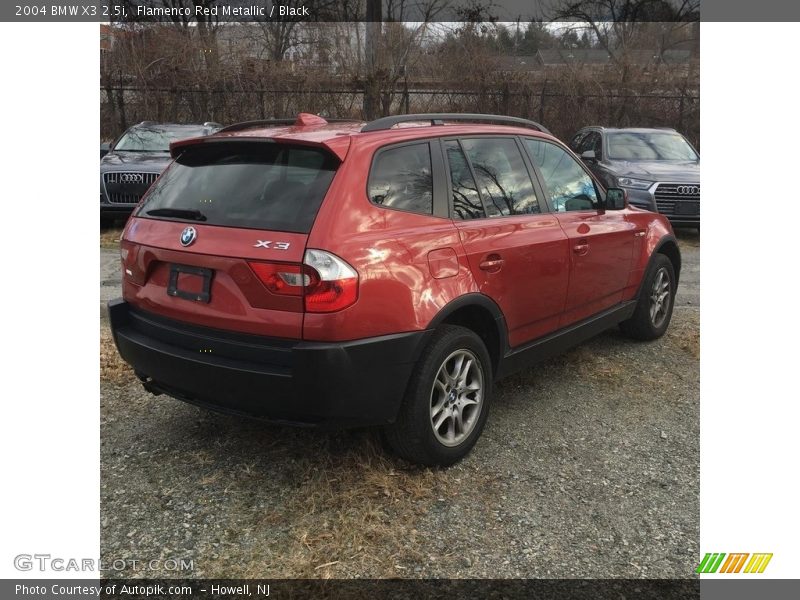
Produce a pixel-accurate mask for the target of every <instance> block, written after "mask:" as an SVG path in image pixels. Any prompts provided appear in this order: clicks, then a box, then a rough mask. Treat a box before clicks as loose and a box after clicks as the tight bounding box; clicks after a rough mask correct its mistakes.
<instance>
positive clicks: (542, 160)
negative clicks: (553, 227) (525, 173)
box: [525, 138, 597, 212]
mask: <svg viewBox="0 0 800 600" xmlns="http://www.w3.org/2000/svg"><path fill="white" fill-rule="evenodd" d="M525 146H526V147H527V149H528V152H529V153H530V155H531V158H532V159H533V162H534V163H535V164H536V165H537V166H538V167H539V171H540V172H541V174H542V178H543V179H544V184H545V185H546V186H547V190H548V192H549V194H550V202H551V203H552V205H553V208H554V209H555V210H556V211H557V212H565V211H573V210H592V209H595V208H596V207H597V190H596V189H595V187H594V181H592V178H591V177H589V175H588V174H587V173H586V171H584V170H583V167H581V166H580V164H579V163H578V162H577V161H576V160H575V159H574V158H572V156H571V155H570V154H568V153H567V152H566V150H564V149H563V148H560V147H559V146H556V145H555V144H551V143H549V142H543V141H541V140H534V139H530V138H525Z"/></svg>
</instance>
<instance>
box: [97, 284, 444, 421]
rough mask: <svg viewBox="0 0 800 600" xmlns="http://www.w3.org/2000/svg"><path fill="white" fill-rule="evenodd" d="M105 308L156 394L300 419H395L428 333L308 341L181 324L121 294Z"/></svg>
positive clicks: (120, 343) (124, 352)
mask: <svg viewBox="0 0 800 600" xmlns="http://www.w3.org/2000/svg"><path fill="white" fill-rule="evenodd" d="M108 309H109V319H110V321H111V329H112V333H113V336H114V342H115V343H116V345H117V349H118V350H119V353H120V355H121V356H122V358H123V359H124V360H125V361H126V362H127V363H128V364H130V365H131V366H132V367H133V369H134V370H135V371H136V374H137V376H138V377H139V378H140V379H141V380H142V381H143V383H144V385H145V387H146V388H147V389H149V390H150V391H152V392H154V393H166V394H168V395H170V396H173V397H175V398H178V399H180V400H184V401H186V402H191V403H193V404H198V405H201V406H205V407H208V408H211V409H214V410H218V411H221V412H229V413H235V414H243V415H248V416H255V417H260V418H264V419H267V420H271V421H278V422H286V423H292V424H298V425H315V426H326V425H329V426H337V427H348V426H365V425H380V424H385V423H390V422H392V421H393V420H394V419H395V417H396V416H397V411H398V409H399V407H400V403H401V401H402V398H403V394H404V392H405V388H406V384H407V382H408V379H409V376H410V374H411V371H412V369H413V368H414V364H415V362H416V359H417V357H418V356H419V352H420V351H421V349H422V348H423V347H424V345H425V343H426V340H427V338H428V336H429V335H430V332H428V331H419V332H411V333H401V334H396V335H388V336H381V337H376V338H369V339H364V340H356V341H352V342H325V343H323V342H303V341H297V340H285V339H277V338H274V339H273V338H262V337H259V336H253V335H245V334H238V333H232V332H223V331H219V330H214V329H208V328H203V327H198V326H194V325H189V324H186V323H179V322H176V321H173V320H170V319H165V318H163V317H160V316H157V315H153V314H150V313H145V312H142V311H139V310H136V309H134V308H133V307H131V306H130V305H129V304H128V303H127V302H125V301H124V300H121V299H119V300H112V301H111V302H109V305H108ZM207 349H212V352H207Z"/></svg>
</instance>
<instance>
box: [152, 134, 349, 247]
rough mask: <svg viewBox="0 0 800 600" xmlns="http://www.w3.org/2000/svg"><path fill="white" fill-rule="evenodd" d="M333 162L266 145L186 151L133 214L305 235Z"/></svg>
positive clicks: (319, 154) (316, 152)
mask: <svg viewBox="0 0 800 600" xmlns="http://www.w3.org/2000/svg"><path fill="white" fill-rule="evenodd" d="M338 165H339V161H338V160H337V159H336V157H334V156H333V155H332V154H330V153H328V152H325V151H324V150H322V149H317V148H309V147H301V146H287V145H282V144H276V143H270V142H214V143H207V144H199V145H197V146H190V147H188V148H186V150H184V151H183V152H182V153H181V154H180V155H179V156H178V158H177V159H176V160H175V161H174V162H173V163H172V165H171V166H170V167H169V168H168V169H167V170H166V171H165V172H164V174H163V175H162V176H161V177H160V178H159V179H158V180H157V181H156V183H155V184H153V187H152V188H151V189H150V191H149V192H148V194H147V198H146V200H145V203H144V204H143V205H142V207H141V208H140V209H139V211H138V213H137V216H139V217H147V218H158V219H176V220H181V221H185V220H195V221H198V222H202V223H207V224H209V225H221V226H226V227H244V228H251V229H269V230H274V231H291V232H296V233H308V232H309V231H310V230H311V226H312V225H313V223H314V219H315V218H316V216H317V211H318V210H319V207H320V205H321V204H322V200H323V198H324V197H325V194H326V193H327V191H328V187H329V186H330V184H331V181H332V180H333V176H334V175H335V174H336V169H337V167H338ZM171 212H172V213H174V214H170V213H171ZM154 213H155V214H154ZM184 213H185V214H184Z"/></svg>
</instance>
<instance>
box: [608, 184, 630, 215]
mask: <svg viewBox="0 0 800 600" xmlns="http://www.w3.org/2000/svg"><path fill="white" fill-rule="evenodd" d="M627 203H628V193H627V192H626V191H625V190H623V189H622V188H609V189H608V190H607V191H606V201H605V203H604V204H605V209H606V210H622V209H623V208H625V206H626V205H627Z"/></svg>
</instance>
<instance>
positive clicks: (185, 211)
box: [146, 208, 206, 221]
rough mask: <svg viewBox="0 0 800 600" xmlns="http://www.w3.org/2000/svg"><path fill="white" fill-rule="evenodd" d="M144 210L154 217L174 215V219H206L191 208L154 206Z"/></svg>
mask: <svg viewBox="0 0 800 600" xmlns="http://www.w3.org/2000/svg"><path fill="white" fill-rule="evenodd" d="M146 212H147V214H148V215H152V216H154V217H175V218H176V219H192V220H193V221H205V220H206V216H205V215H204V214H203V213H201V212H200V211H199V210H195V209H193V208H154V209H153V210H148V211H146Z"/></svg>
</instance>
